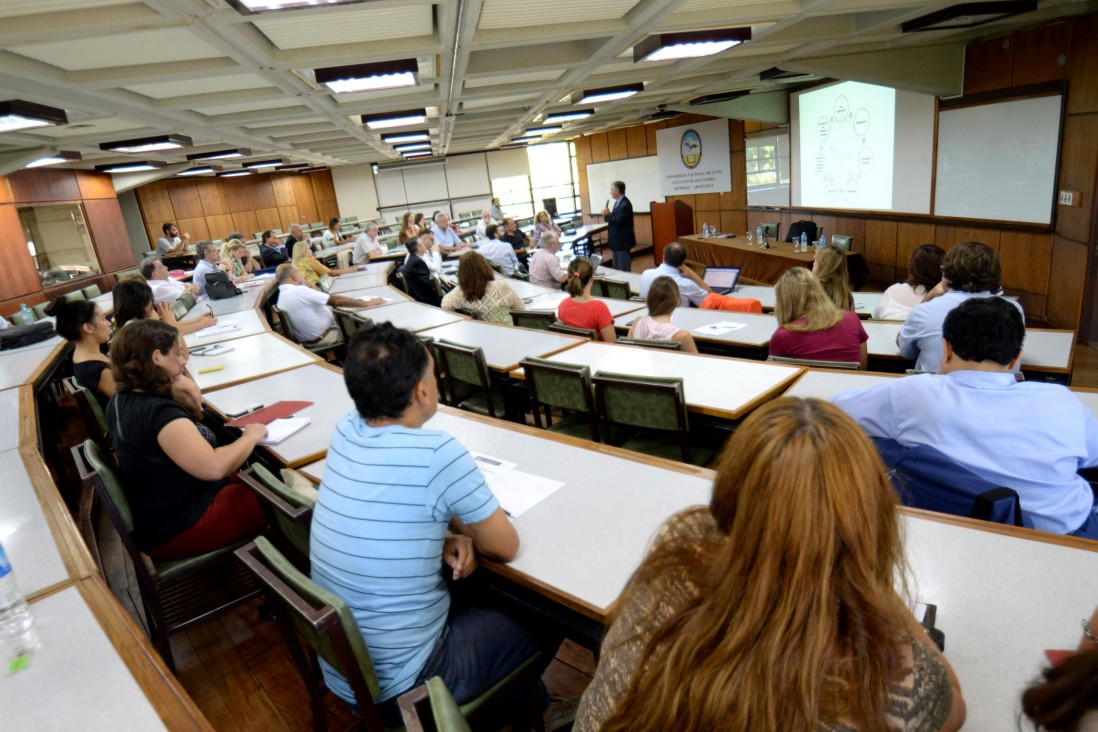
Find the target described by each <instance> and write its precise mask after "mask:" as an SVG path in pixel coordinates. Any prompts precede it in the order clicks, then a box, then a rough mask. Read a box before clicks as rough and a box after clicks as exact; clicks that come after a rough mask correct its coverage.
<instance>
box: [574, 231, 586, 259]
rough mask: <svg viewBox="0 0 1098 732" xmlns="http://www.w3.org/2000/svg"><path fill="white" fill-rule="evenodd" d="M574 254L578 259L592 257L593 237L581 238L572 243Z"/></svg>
mask: <svg viewBox="0 0 1098 732" xmlns="http://www.w3.org/2000/svg"><path fill="white" fill-rule="evenodd" d="M572 254H574V255H575V256H577V257H589V256H591V237H589V236H581V237H580V238H578V239H576V240H575V241H574V242H572Z"/></svg>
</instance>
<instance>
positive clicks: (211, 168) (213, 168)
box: [176, 165, 221, 175]
mask: <svg viewBox="0 0 1098 732" xmlns="http://www.w3.org/2000/svg"><path fill="white" fill-rule="evenodd" d="M220 172H221V166H220V165H200V166H199V167H197V168H190V169H188V170H183V171H180V172H178V173H176V175H206V174H207V173H220Z"/></svg>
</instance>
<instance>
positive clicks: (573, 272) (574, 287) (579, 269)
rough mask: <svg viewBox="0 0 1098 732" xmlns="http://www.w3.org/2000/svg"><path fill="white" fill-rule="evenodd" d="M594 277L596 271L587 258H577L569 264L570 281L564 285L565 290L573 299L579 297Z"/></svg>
mask: <svg viewBox="0 0 1098 732" xmlns="http://www.w3.org/2000/svg"><path fill="white" fill-rule="evenodd" d="M594 276H595V270H594V269H593V268H592V267H591V263H590V262H588V261H587V257H576V258H575V259H573V260H572V261H571V262H569V263H568V280H567V281H566V282H565V283H564V289H565V291H566V292H567V293H568V294H569V295H571V296H572V297H579V296H580V295H582V294H583V290H584V288H585V287H587V283H588V282H590V281H591V278H592V277H594Z"/></svg>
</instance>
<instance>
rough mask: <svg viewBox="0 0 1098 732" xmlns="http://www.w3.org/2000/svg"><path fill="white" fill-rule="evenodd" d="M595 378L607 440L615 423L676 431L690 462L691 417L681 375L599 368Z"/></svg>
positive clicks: (686, 457) (684, 455) (597, 401)
mask: <svg viewBox="0 0 1098 732" xmlns="http://www.w3.org/2000/svg"><path fill="white" fill-rule="evenodd" d="M591 382H592V383H593V384H594V386H595V408H596V409H597V410H598V413H599V423H600V424H601V425H602V436H603V439H604V441H606V442H609V441H610V424H611V423H614V424H623V425H629V426H631V427H641V428H644V429H651V430H664V431H669V432H676V433H677V434H678V438H679V447H680V449H681V451H682V459H683V462H690V439H689V432H690V420H689V418H688V417H687V414H686V399H685V397H684V396H683V385H682V378H681V377H677V376H676V377H655V376H633V375H631V374H615V373H608V372H598V373H596V374H595V375H594V376H593V377H592V378H591Z"/></svg>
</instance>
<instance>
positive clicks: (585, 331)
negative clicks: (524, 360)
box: [549, 323, 598, 341]
mask: <svg viewBox="0 0 1098 732" xmlns="http://www.w3.org/2000/svg"><path fill="white" fill-rule="evenodd" d="M549 330H551V331H553V332H554V333H564V334H565V335H574V336H579V337H580V338H586V339H588V340H591V341H593V340H595V339H596V338H597V337H598V334H597V333H596V332H595V331H594V329H592V328H577V327H576V326H574V325H565V324H564V323H550V324H549Z"/></svg>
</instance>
